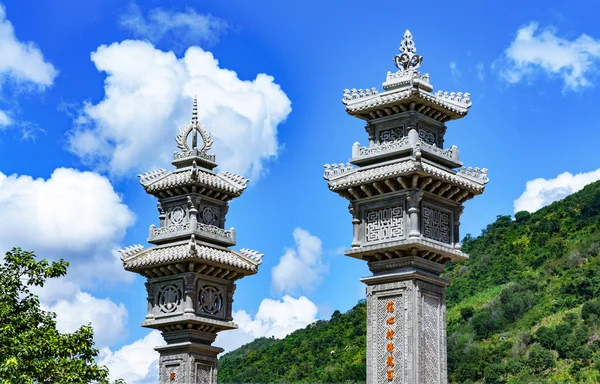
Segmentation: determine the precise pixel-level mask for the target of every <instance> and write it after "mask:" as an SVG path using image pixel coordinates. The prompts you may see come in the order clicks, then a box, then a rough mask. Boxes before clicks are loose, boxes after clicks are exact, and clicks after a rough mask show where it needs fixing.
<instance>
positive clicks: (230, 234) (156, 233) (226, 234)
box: [150, 222, 235, 241]
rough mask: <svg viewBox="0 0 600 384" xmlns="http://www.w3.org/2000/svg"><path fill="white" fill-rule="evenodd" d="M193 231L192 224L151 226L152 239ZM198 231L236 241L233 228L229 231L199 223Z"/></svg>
mask: <svg viewBox="0 0 600 384" xmlns="http://www.w3.org/2000/svg"><path fill="white" fill-rule="evenodd" d="M190 229H191V223H190V222H187V223H182V224H172V225H167V226H166V227H160V228H156V227H155V226H154V225H152V226H150V237H151V238H155V237H160V236H164V235H168V234H171V233H177V232H184V231H189V230H190ZM196 230H197V231H201V232H206V233H210V234H213V235H216V236H219V237H222V238H225V239H228V240H231V241H235V229H234V228H231V229H229V230H227V229H223V228H219V227H217V226H214V225H208V224H204V223H197V224H196Z"/></svg>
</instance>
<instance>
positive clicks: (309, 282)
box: [271, 228, 327, 293]
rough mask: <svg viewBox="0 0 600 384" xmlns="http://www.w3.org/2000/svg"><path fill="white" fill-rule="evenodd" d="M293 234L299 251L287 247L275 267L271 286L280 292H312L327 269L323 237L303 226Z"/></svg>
mask: <svg viewBox="0 0 600 384" xmlns="http://www.w3.org/2000/svg"><path fill="white" fill-rule="evenodd" d="M293 235H294V241H295V242H296V248H297V251H296V250H294V249H286V251H285V254H284V255H283V256H281V258H280V259H279V264H277V265H276V266H275V267H274V268H273V271H272V280H271V286H272V287H273V289H275V290H276V291H277V292H279V293H282V292H296V291H297V290H303V291H304V292H311V291H312V290H313V289H314V288H315V287H316V286H317V285H318V284H319V283H320V282H321V278H322V275H323V273H325V272H326V271H327V266H326V265H325V264H324V263H323V261H322V255H323V248H322V243H321V239H319V238H318V237H316V236H313V235H311V234H310V233H309V232H308V231H306V230H304V229H301V228H296V229H294V232H293Z"/></svg>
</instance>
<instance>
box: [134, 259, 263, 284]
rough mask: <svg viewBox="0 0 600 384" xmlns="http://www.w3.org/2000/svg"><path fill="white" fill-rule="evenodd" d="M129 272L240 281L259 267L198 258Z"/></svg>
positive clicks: (146, 275)
mask: <svg viewBox="0 0 600 384" xmlns="http://www.w3.org/2000/svg"><path fill="white" fill-rule="evenodd" d="M125 269H126V270H127V271H131V272H136V273H139V274H140V275H142V276H144V277H147V278H155V277H164V276H172V275H176V274H179V273H185V272H193V273H199V274H202V275H205V276H212V277H217V278H220V279H226V280H232V281H233V280H238V279H241V278H242V277H244V276H250V275H255V274H256V273H258V267H257V266H255V268H253V269H250V270H249V269H244V268H240V267H235V266H232V265H228V264H227V265H226V264H222V263H216V262H212V261H210V260H206V259H201V258H198V257H196V256H194V257H189V258H186V259H182V260H176V261H170V262H162V263H157V264H153V265H148V266H141V267H134V268H125Z"/></svg>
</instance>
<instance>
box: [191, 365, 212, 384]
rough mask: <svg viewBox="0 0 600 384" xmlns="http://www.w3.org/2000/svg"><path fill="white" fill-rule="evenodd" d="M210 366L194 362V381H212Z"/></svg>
mask: <svg viewBox="0 0 600 384" xmlns="http://www.w3.org/2000/svg"><path fill="white" fill-rule="evenodd" d="M213 382H214V381H213V372H212V367H211V366H210V365H206V364H198V363H197V364H196V381H195V383H213Z"/></svg>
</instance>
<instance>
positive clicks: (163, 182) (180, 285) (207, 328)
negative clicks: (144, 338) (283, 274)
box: [121, 99, 263, 384]
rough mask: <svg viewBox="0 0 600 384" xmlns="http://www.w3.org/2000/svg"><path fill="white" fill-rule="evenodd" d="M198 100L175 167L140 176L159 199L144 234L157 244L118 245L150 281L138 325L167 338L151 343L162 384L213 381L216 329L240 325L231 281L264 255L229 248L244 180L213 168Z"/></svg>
mask: <svg viewBox="0 0 600 384" xmlns="http://www.w3.org/2000/svg"><path fill="white" fill-rule="evenodd" d="M196 105H197V104H196V99H194V107H193V112H192V120H191V123H190V124H188V125H187V126H185V127H184V128H183V129H182V130H181V131H180V133H179V135H178V136H177V138H176V141H177V146H178V147H179V149H180V151H179V152H175V154H174V160H173V162H172V164H173V165H174V166H175V167H176V169H174V170H172V171H169V172H167V171H166V170H164V169H161V170H158V171H152V172H147V173H144V174H143V175H140V183H141V184H142V185H143V186H144V189H145V190H146V192H147V193H149V194H151V195H153V196H156V197H157V198H158V212H159V220H160V226H159V227H158V228H157V227H155V226H154V225H152V226H150V234H149V238H148V242H149V243H152V244H155V246H153V247H150V248H147V249H144V247H143V246H141V245H135V246H132V247H128V248H126V249H124V250H122V251H121V254H122V257H121V258H122V260H123V265H124V267H125V269H126V270H128V271H132V272H136V273H139V274H140V275H142V276H144V277H146V278H147V279H148V281H147V282H146V289H147V291H148V314H147V315H146V320H145V321H144V322H143V323H142V326H143V327H147V328H154V329H158V330H160V331H161V332H162V335H163V337H164V339H165V341H166V343H167V344H166V345H163V346H159V347H156V348H155V349H156V350H157V351H158V352H159V353H160V360H159V383H161V384H163V383H165V384H167V383H168V384H174V383H186V384H188V383H216V382H217V354H219V353H221V352H223V349H222V348H217V347H214V346H211V343H212V342H213V341H214V340H215V337H216V336H217V332H219V331H223V330H228V329H235V328H237V326H236V325H235V324H234V323H233V322H232V320H233V318H232V317H231V304H232V302H233V293H234V291H235V283H234V281H235V280H237V279H241V278H242V277H244V276H246V275H252V274H255V273H256V272H258V265H259V264H260V263H261V262H262V256H263V255H262V254H259V253H257V252H255V251H251V250H248V249H241V250H240V251H239V252H236V251H233V250H231V249H229V247H230V246H233V245H235V243H236V242H235V230H234V229H233V228H231V229H229V230H227V229H225V215H226V214H227V209H228V201H230V200H231V199H233V198H235V197H238V196H240V195H241V194H242V192H243V191H244V189H245V188H246V184H247V182H248V180H247V179H244V178H243V177H241V176H238V175H234V174H232V173H229V172H222V173H216V172H214V171H213V168H215V167H216V166H217V164H216V163H215V156H214V155H211V154H208V153H207V151H208V150H210V147H211V145H212V140H211V137H210V134H209V132H208V131H207V130H206V129H205V128H204V127H203V126H202V124H200V123H199V122H198V117H197V108H196ZM198 135H199V136H200V139H201V140H202V145H201V146H198ZM189 136H191V147H190V146H189V143H188V139H189Z"/></svg>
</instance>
